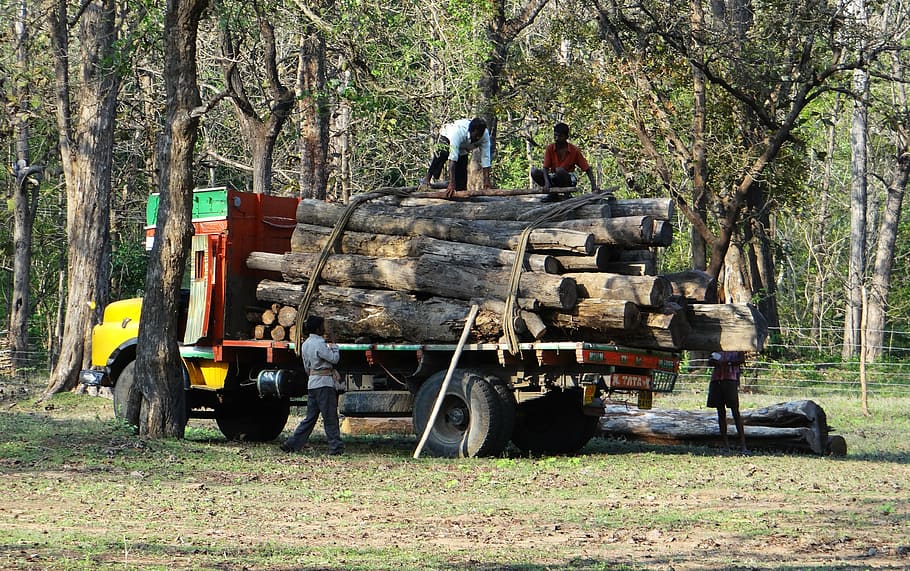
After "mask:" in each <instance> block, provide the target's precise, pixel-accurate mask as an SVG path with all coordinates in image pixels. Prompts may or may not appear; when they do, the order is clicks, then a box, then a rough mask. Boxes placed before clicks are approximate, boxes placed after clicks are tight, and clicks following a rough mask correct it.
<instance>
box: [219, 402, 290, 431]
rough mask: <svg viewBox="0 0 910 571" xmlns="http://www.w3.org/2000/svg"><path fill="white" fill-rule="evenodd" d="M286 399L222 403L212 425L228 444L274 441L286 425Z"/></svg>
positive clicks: (287, 413)
mask: <svg viewBox="0 0 910 571" xmlns="http://www.w3.org/2000/svg"><path fill="white" fill-rule="evenodd" d="M290 412H291V404H290V402H289V401H288V400H287V399H276V398H260V397H259V396H256V395H250V396H249V398H247V399H243V400H236V401H234V402H229V403H224V404H221V405H219V406H218V407H217V408H216V409H215V422H217V423H218V429H219V430H221V433H222V434H224V436H225V438H227V439H228V440H246V441H250V442H268V441H270V440H275V439H276V438H278V435H279V434H281V431H282V430H284V425H285V424H287V422H288V415H290Z"/></svg>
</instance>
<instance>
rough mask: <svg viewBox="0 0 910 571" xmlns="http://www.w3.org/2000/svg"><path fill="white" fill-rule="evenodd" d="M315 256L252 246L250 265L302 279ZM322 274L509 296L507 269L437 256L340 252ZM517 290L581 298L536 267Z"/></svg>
mask: <svg viewBox="0 0 910 571" xmlns="http://www.w3.org/2000/svg"><path fill="white" fill-rule="evenodd" d="M317 259H318V255H317V254H309V253H289V254H285V255H283V256H282V255H280V254H267V253H264V252H253V253H252V254H251V255H250V256H249V257H248V258H247V267H249V268H251V269H258V270H273V271H274V270H276V269H277V268H280V271H281V274H282V276H283V277H284V279H285V280H286V281H289V282H291V283H300V282H305V281H307V280H309V279H310V275H311V274H312V272H313V268H315V265H316V262H317ZM320 279H321V280H324V281H325V282H326V283H328V284H331V285H338V286H347V287H369V288H377V289H388V290H394V291H405V292H422V293H426V294H430V295H438V296H441V297H451V298H456V299H462V300H470V299H471V298H475V297H479V298H492V299H505V298H506V297H507V296H508V292H507V291H506V290H507V286H508V283H509V270H508V269H504V268H499V269H480V268H471V267H465V266H458V265H456V264H451V263H448V260H447V259H446V258H444V257H438V256H422V257H420V258H418V259H414V258H405V259H388V258H373V257H369V256H358V255H352V254H337V255H333V256H330V257H329V258H328V260H327V262H326V264H325V266H324V268H323V270H322V273H321V274H320ZM518 294H519V296H520V297H526V298H531V299H535V300H537V301H539V302H540V304H541V305H542V306H543V307H554V308H557V309H569V308H571V307H573V306H574V305H575V302H576V300H577V298H578V290H577V288H576V285H575V280H573V279H571V278H565V277H562V276H555V275H550V274H542V273H537V272H524V273H522V274H521V279H520V280H519V283H518Z"/></svg>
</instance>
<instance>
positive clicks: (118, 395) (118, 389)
mask: <svg viewBox="0 0 910 571" xmlns="http://www.w3.org/2000/svg"><path fill="white" fill-rule="evenodd" d="M113 392H114V417H115V418H118V419H120V420H122V421H123V422H125V423H127V424H128V425H130V426H132V427H133V428H134V429H135V430H136V432H138V431H139V422H140V420H141V419H142V418H143V415H142V408H143V402H142V401H143V399H142V391H140V390H139V384H138V383H137V382H136V361H130V362H129V363H127V365H126V366H125V367H123V370H122V371H120V375H118V376H117V381H116V382H115V383H114V391H113Z"/></svg>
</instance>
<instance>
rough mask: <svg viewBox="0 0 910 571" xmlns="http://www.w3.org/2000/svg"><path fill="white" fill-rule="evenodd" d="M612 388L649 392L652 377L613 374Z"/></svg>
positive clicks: (611, 379) (611, 378)
mask: <svg viewBox="0 0 910 571" xmlns="http://www.w3.org/2000/svg"><path fill="white" fill-rule="evenodd" d="M610 388H612V389H639V390H649V389H650V388H651V375H636V374H634V373H613V374H612V375H611V376H610Z"/></svg>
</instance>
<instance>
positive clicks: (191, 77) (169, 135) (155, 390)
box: [135, 0, 207, 438]
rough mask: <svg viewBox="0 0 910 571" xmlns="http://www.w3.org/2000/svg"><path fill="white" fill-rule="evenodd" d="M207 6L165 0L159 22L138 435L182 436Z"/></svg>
mask: <svg viewBox="0 0 910 571" xmlns="http://www.w3.org/2000/svg"><path fill="white" fill-rule="evenodd" d="M206 6H207V1H206V0H168V3H167V9H166V10H167V11H166V14H165V21H164V37H165V65H164V80H165V91H166V108H167V112H166V122H165V128H164V130H163V132H162V135H161V136H162V141H161V145H160V148H161V152H162V156H161V157H160V159H159V161H158V164H159V166H160V169H161V174H160V176H159V181H160V202H159V209H158V219H157V222H156V232H155V242H154V244H153V246H152V252H151V256H150V259H149V267H148V273H147V274H146V288H145V291H146V294H145V297H144V299H143V302H142V315H141V317H140V320H139V338H138V341H137V351H136V365H135V367H136V368H135V370H136V383H137V384H138V386H139V388H140V390H141V392H142V405H141V410H142V411H143V412H142V413H141V414H140V426H139V431H140V434H143V435H146V436H149V437H152V438H163V437H177V438H182V437H183V434H184V429H185V427H186V420H187V419H186V395H185V394H184V393H185V387H184V380H183V379H184V376H183V362H182V360H181V358H180V348H179V347H178V345H177V341H178V333H179V329H180V327H179V326H180V316H179V311H180V299H179V298H180V283H181V280H182V278H183V270H184V264H185V262H186V256H187V250H188V249H189V245H190V237H191V236H192V234H193V225H192V209H193V186H194V184H193V151H194V147H195V145H196V140H197V137H198V127H199V121H200V117H201V115H202V113H204V111H205V108H204V107H203V105H202V98H201V96H200V94H199V86H198V82H197V68H196V37H197V33H198V29H199V21H200V20H201V19H202V14H203V12H204V11H205V9H206Z"/></svg>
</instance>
